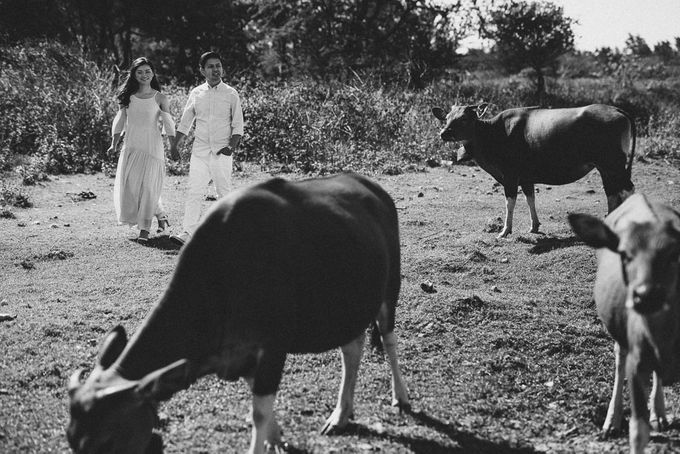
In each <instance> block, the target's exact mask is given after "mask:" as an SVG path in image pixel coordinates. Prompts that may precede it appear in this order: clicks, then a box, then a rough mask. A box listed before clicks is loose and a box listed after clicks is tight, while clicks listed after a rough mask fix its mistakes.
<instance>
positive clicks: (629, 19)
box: [440, 0, 680, 51]
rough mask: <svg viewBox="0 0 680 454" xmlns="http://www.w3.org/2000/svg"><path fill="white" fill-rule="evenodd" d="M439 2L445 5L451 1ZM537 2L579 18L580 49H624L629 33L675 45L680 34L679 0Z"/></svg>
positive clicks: (467, 43) (649, 41) (469, 42)
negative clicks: (554, 6) (550, 4)
mask: <svg viewBox="0 0 680 454" xmlns="http://www.w3.org/2000/svg"><path fill="white" fill-rule="evenodd" d="M440 1H442V3H445V4H446V3H449V2H450V1H452V0H440ZM527 1H530V0H527ZM538 1H550V2H551V3H554V4H555V5H558V6H561V7H562V8H563V11H564V15H565V16H567V17H570V18H572V19H575V20H577V21H578V24H576V25H574V27H573V31H574V35H575V36H574V38H575V39H574V45H575V47H576V49H577V50H584V51H586V50H589V51H593V50H595V49H598V48H600V47H605V46H606V47H611V48H612V49H613V48H618V49H620V50H623V48H624V46H625V45H626V39H627V38H628V34H629V33H630V34H632V35H639V36H641V37H642V38H643V39H644V40H645V42H646V43H647V45H648V46H649V47H650V48H652V49H654V45H655V44H657V43H658V42H659V41H669V42H670V43H671V46H673V47H675V38H676V37H680V0H538ZM462 45H463V48H464V47H466V46H470V47H480V42H479V39H478V38H474V37H471V38H469V39H467V40H464V41H463V43H462Z"/></svg>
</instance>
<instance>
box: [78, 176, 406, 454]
mask: <svg viewBox="0 0 680 454" xmlns="http://www.w3.org/2000/svg"><path fill="white" fill-rule="evenodd" d="M400 282H401V276H400V245H399V230H398V221H397V212H396V208H395V206H394V202H393V201H392V199H391V198H390V196H389V195H388V194H387V193H386V192H385V191H384V190H383V189H381V188H380V187H379V186H378V185H377V184H375V183H373V182H371V181H370V180H368V179H367V178H364V177H361V176H358V175H354V174H341V175H338V176H334V177H327V178H319V179H310V180H304V181H299V182H287V181H284V180H282V179H273V180H270V181H268V182H265V183H262V184H258V185H255V186H253V187H250V188H246V189H240V190H236V191H233V192H232V193H231V194H229V195H228V196H227V197H225V198H224V199H222V200H221V201H220V202H218V203H217V204H216V205H215V206H214V207H213V208H212V209H211V211H210V212H209V213H208V214H207V215H206V218H205V220H204V221H203V222H202V224H201V226H200V227H199V228H198V230H197V231H196V234H195V235H194V236H193V238H192V239H191V241H189V242H188V243H187V244H186V245H185V247H184V248H183V250H182V253H181V255H180V257H179V261H178V264H177V268H176V270H175V272H174V275H173V277H172V280H171V282H170V284H169V286H168V288H167V290H166V291H165V293H164V295H163V296H162V297H161V299H160V300H159V301H158V303H157V304H156V305H155V307H154V308H153V310H152V311H151V312H150V314H149V315H148V316H147V318H146V319H145V320H144V322H143V323H142V325H141V327H139V329H138V330H137V332H136V333H135V335H134V336H133V337H132V339H131V340H130V341H129V342H128V341H127V338H126V335H125V331H124V330H123V328H122V327H117V328H114V329H113V330H112V331H111V332H110V333H109V334H108V336H107V337H106V339H105V341H104V342H103V344H102V348H101V351H100V355H99V359H98V363H97V365H96V366H95V368H94V370H93V371H92V373H91V374H90V376H89V377H88V378H87V379H86V380H85V381H84V382H83V381H82V380H81V375H82V374H81V373H80V371H79V372H76V373H74V375H73V376H72V377H71V381H70V383H69V396H70V409H71V421H70V424H69V427H68V430H67V434H68V439H69V443H70V445H71V447H72V448H73V450H74V451H75V452H77V453H99V452H116V453H118V452H120V453H123V452H124V453H128V454H130V453H132V454H134V453H144V452H153V451H154V450H158V449H159V448H158V446H159V445H162V443H161V442H160V440H159V439H158V436H156V435H154V434H153V433H152V429H153V426H154V422H155V420H156V410H155V409H156V407H157V405H158V403H159V402H161V401H164V400H167V399H169V398H170V397H171V396H172V395H173V394H174V393H176V392H178V391H180V390H182V389H186V388H188V387H189V386H190V385H191V384H192V383H194V382H195V381H196V380H197V379H199V378H200V377H202V376H204V375H207V374H212V373H215V374H217V375H218V376H219V377H221V378H224V379H226V380H236V379H238V378H240V377H243V378H244V379H246V381H247V382H248V384H249V385H250V387H251V390H252V399H253V401H252V421H253V430H252V438H251V443H250V448H249V451H248V452H249V453H251V454H259V453H263V452H264V450H265V449H266V447H277V446H279V445H281V437H280V429H279V426H278V424H277V423H276V421H275V420H274V414H273V405H274V398H275V396H276V391H277V389H278V386H279V383H280V381H281V378H282V377H281V376H282V372H283V367H284V362H285V359H286V355H287V354H289V353H317V352H323V351H327V350H329V349H333V348H336V347H340V350H341V353H342V364H343V368H342V369H343V377H342V384H341V389H340V393H339V396H338V401H337V405H336V407H335V410H334V411H333V413H332V414H331V415H330V416H329V417H328V420H327V421H326V423H325V425H324V427H323V428H322V431H323V432H324V433H332V432H335V431H340V430H342V429H343V428H344V427H345V426H346V425H347V424H348V421H349V418H350V416H351V415H352V413H353V395H354V388H355V384H356V378H357V371H358V367H359V361H360V358H361V352H362V348H363V344H364V338H365V330H366V328H367V327H368V326H369V325H370V324H371V323H373V324H374V327H375V328H376V329H377V330H379V334H380V335H381V336H382V344H383V345H384V348H385V351H386V353H387V356H388V359H389V364H390V367H391V372H392V401H393V404H394V405H397V406H399V407H400V408H401V407H407V406H408V405H409V400H408V395H407V389H406V385H405V384H404V381H403V379H402V377H401V373H400V370H399V364H398V359H397V339H396V336H395V334H394V320H395V307H396V303H397V298H398V294H399V288H400Z"/></svg>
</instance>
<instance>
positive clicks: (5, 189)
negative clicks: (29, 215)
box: [0, 183, 33, 208]
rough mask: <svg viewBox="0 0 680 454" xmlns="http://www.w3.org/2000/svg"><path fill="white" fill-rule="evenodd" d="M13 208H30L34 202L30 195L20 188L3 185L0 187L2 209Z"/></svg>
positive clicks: (0, 205)
mask: <svg viewBox="0 0 680 454" xmlns="http://www.w3.org/2000/svg"><path fill="white" fill-rule="evenodd" d="M5 206H13V207H17V208H30V207H32V206H33V202H31V201H30V199H29V197H28V194H27V193H26V192H25V191H24V190H23V189H22V188H20V187H18V186H14V185H9V184H7V183H3V184H2V186H0V207H5Z"/></svg>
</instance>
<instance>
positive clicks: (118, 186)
mask: <svg viewBox="0 0 680 454" xmlns="http://www.w3.org/2000/svg"><path fill="white" fill-rule="evenodd" d="M116 99H117V101H118V104H119V107H120V108H119V110H118V113H117V114H116V117H115V118H114V120H113V126H112V128H111V133H112V136H113V139H112V141H111V147H110V148H109V152H113V151H114V150H116V149H117V147H118V144H119V142H120V140H121V136H122V133H123V132H124V133H125V137H124V140H123V149H122V151H121V154H120V157H119V158H118V169H117V170H116V181H115V183H114V186H113V204H114V207H115V209H116V216H117V217H118V222H119V223H121V224H129V225H136V226H137V228H138V229H139V237H138V238H137V241H138V242H140V243H147V242H148V241H149V231H150V230H151V221H152V220H153V218H154V217H156V218H157V219H158V230H157V233H163V232H164V231H165V229H166V228H167V227H168V226H169V225H170V224H169V222H168V218H167V215H166V214H165V210H164V209H163V204H162V202H161V190H162V189H163V179H164V177H165V153H164V147H163V138H162V137H161V129H160V125H159V121H161V122H162V124H163V126H164V128H165V132H166V134H167V135H168V136H170V140H171V141H173V140H174V137H175V123H174V121H173V120H172V117H171V116H170V113H169V110H170V109H169V101H168V99H167V97H166V96H165V95H164V94H162V93H161V92H160V85H159V83H158V79H156V73H155V71H154V68H153V65H152V64H151V62H150V61H149V60H147V59H146V58H144V57H141V58H138V59H136V60H135V61H133V62H132V67H131V68H130V73H129V74H128V77H127V79H126V80H125V83H123V85H122V86H121V87H120V89H119V90H118V95H117V96H116Z"/></svg>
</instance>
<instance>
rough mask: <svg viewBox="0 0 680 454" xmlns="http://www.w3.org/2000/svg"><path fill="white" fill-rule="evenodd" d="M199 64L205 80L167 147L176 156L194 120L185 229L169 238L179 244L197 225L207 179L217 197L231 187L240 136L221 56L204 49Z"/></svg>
mask: <svg viewBox="0 0 680 454" xmlns="http://www.w3.org/2000/svg"><path fill="white" fill-rule="evenodd" d="M199 64H200V71H201V74H202V75H203V77H205V83H204V84H202V85H199V86H198V87H196V88H194V89H193V90H191V93H189V99H187V103H186V105H185V106H184V112H183V113H182V119H181V120H180V123H179V127H178V128H177V137H176V139H175V142H174V143H173V144H172V146H171V149H170V153H171V155H172V156H173V157H178V156H179V153H178V151H177V149H178V148H179V147H181V146H182V145H183V144H184V141H185V139H186V135H187V134H188V132H189V130H190V129H191V127H192V124H193V123H194V120H195V122H196V128H195V130H194V143H193V146H192V150H191V160H190V161H189V180H188V183H187V197H186V202H185V207H184V222H183V226H182V227H183V229H184V231H183V232H182V233H181V234H179V235H172V236H171V237H170V238H171V239H172V240H173V241H174V242H175V243H177V244H179V245H180V246H182V245H184V243H186V242H187V241H189V239H190V238H191V235H193V233H194V232H195V231H196V228H197V227H198V224H199V220H200V217H201V204H202V202H203V194H204V191H205V187H206V186H207V185H208V183H209V182H210V180H212V181H213V182H214V183H215V189H216V190H217V197H218V198H221V197H224V196H225V195H226V194H227V193H228V192H229V191H230V190H231V172H232V164H233V153H234V151H235V150H236V148H237V147H238V145H239V143H240V142H241V137H242V136H243V112H242V111H241V100H240V98H239V95H238V92H237V91H236V90H235V89H234V88H233V87H230V86H229V85H227V84H225V83H224V82H222V74H223V68H222V59H221V57H220V56H219V54H217V53H216V52H206V53H204V54H203V55H201V58H200V62H199Z"/></svg>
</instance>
